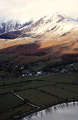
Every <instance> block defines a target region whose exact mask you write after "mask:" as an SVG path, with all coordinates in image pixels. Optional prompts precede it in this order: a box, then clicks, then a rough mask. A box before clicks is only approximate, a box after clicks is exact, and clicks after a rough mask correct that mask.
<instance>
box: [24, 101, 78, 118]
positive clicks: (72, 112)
mask: <svg viewBox="0 0 78 120" xmlns="http://www.w3.org/2000/svg"><path fill="white" fill-rule="evenodd" d="M22 120H78V102H71V103H68V104H66V103H63V104H60V105H56V106H53V107H50V108H48V109H45V110H42V111H40V112H37V113H34V114H32V115H29V116H27V117H24V118H23V119H22Z"/></svg>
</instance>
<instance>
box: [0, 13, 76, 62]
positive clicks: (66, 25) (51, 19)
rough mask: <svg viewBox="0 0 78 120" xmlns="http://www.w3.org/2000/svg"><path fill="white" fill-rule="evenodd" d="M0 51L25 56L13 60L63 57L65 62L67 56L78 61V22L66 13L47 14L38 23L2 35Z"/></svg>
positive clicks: (69, 59)
mask: <svg viewBox="0 0 78 120" xmlns="http://www.w3.org/2000/svg"><path fill="white" fill-rule="evenodd" d="M6 39H7V40H6ZM0 52H1V53H2V54H4V53H9V54H11V55H12V54H13V55H15V54H17V55H19V56H21V55H22V57H18V59H16V60H15V61H13V63H14V62H16V61H17V62H18V61H23V60H24V61H23V62H25V61H27V62H29V61H39V60H45V59H46V60H47V59H49V60H50V59H51V60H53V59H56V58H57V57H58V58H59V57H61V59H60V60H61V62H62V63H63V62H65V60H66V59H68V60H67V62H68V61H69V62H70V61H72V59H73V61H78V22H77V21H76V20H74V19H72V18H70V17H67V16H65V15H63V14H54V15H51V16H49V15H47V16H44V17H43V18H41V19H40V20H38V21H37V22H35V23H32V22H30V23H29V24H28V25H27V24H23V25H22V26H21V27H20V28H19V29H17V30H14V31H9V32H6V33H3V34H1V35H0ZM69 54H70V56H69ZM4 55H5V54H4ZM7 55H8V54H7ZM64 55H65V60H64V57H63V56H64ZM72 55H73V58H72V57H71V56H72ZM36 56H37V57H36ZM68 56H69V57H68ZM30 59H31V60H30Z"/></svg>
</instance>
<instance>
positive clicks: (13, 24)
mask: <svg viewBox="0 0 78 120" xmlns="http://www.w3.org/2000/svg"><path fill="white" fill-rule="evenodd" d="M20 27H21V23H20V21H18V20H8V21H4V22H0V33H4V32H9V31H13V30H18V29H19V28H20Z"/></svg>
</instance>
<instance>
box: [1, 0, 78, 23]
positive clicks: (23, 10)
mask: <svg viewBox="0 0 78 120" xmlns="http://www.w3.org/2000/svg"><path fill="white" fill-rule="evenodd" d="M55 12H59V13H60V12H61V13H63V14H65V15H67V16H70V17H74V18H76V17H78V0H0V19H1V20H2V19H9V18H10V19H11V18H16V19H20V20H21V21H22V22H26V21H28V20H30V19H34V20H38V19H39V18H41V17H43V16H45V15H46V14H48V13H50V14H53V13H55Z"/></svg>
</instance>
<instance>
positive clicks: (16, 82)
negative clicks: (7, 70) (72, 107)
mask: <svg viewBox="0 0 78 120" xmlns="http://www.w3.org/2000/svg"><path fill="white" fill-rule="evenodd" d="M12 91H14V93H16V94H18V95H20V96H21V97H22V98H23V99H24V100H28V101H29V102H30V103H32V104H33V105H37V106H39V107H40V108H39V109H37V108H36V107H34V106H32V105H30V104H28V103H26V102H25V101H23V100H21V99H20V98H19V97H17V96H16V95H15V94H14V93H13V92H12ZM77 100H78V73H50V74H46V75H41V76H31V77H25V78H8V79H0V120H13V119H16V118H17V117H18V119H19V118H20V117H22V116H23V115H28V114H31V113H32V112H35V111H37V110H41V109H44V108H47V107H49V106H52V105H55V104H59V103H63V102H70V101H77ZM24 113H25V114H24Z"/></svg>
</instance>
